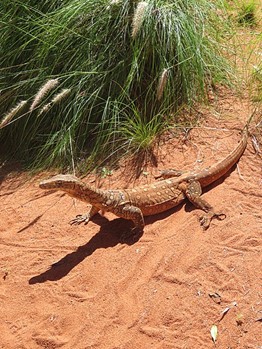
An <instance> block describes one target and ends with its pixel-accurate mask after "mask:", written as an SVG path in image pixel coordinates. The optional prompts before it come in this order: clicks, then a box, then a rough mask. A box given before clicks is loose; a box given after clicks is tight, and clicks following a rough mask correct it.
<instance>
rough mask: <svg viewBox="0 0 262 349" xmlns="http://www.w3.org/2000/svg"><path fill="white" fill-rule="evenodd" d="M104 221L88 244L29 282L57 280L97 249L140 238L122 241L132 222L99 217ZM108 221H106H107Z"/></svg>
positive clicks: (127, 242) (129, 243) (128, 242)
mask: <svg viewBox="0 0 262 349" xmlns="http://www.w3.org/2000/svg"><path fill="white" fill-rule="evenodd" d="M97 220H98V224H99V225H100V223H99V220H102V221H103V224H102V225H101V226H100V230H99V232H98V233H97V234H96V235H94V236H93V237H92V238H91V239H90V240H89V241H88V242H87V243H86V244H84V245H82V246H79V247H78V248H77V250H75V251H73V252H71V253H69V254H67V255H66V256H64V257H63V258H62V259H60V260H59V261H58V262H56V263H54V264H52V265H51V266H50V268H49V269H47V270H46V271H44V272H43V273H41V274H39V275H36V276H34V277H32V278H31V279H30V280H29V284H30V285H33V284H36V283H43V282H46V281H48V280H49V281H56V280H60V279H62V278H63V277H64V276H66V275H67V274H68V273H69V272H70V271H71V270H72V269H73V268H74V267H75V266H77V265H78V264H79V263H81V262H82V261H83V260H84V259H85V258H87V257H89V256H91V255H92V254H93V253H94V252H95V251H96V250H97V249H100V248H103V249H106V248H108V247H114V246H116V245H117V244H119V243H122V244H128V245H131V244H133V243H135V242H136V241H138V240H139V238H140V236H139V237H137V239H136V240H132V239H130V241H124V242H122V241H121V236H122V234H123V232H124V231H126V230H127V228H128V229H131V227H132V222H129V221H126V220H125V219H122V218H117V219H114V220H112V221H110V222H109V221H107V220H106V219H105V218H104V217H101V218H97V219H96V221H97ZM105 221H106V223H105Z"/></svg>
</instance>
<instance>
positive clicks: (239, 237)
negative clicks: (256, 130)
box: [0, 96, 262, 349]
mask: <svg viewBox="0 0 262 349" xmlns="http://www.w3.org/2000/svg"><path fill="white" fill-rule="evenodd" d="M249 113H250V110H249V107H248V105H247V104H246V103H245V102H242V103H240V102H239V101H238V102H236V100H235V99H234V97H232V96H229V97H228V98H227V99H225V100H224V103H223V106H221V107H220V110H218V112H217V114H216V116H214V115H213V116H211V114H212V113H211V111H206V112H205V117H206V120H208V123H207V122H206V123H205V124H204V126H206V128H201V129H196V130H194V131H192V132H191V133H190V134H189V137H188V138H187V139H184V141H176V140H172V139H171V140H169V141H166V142H165V144H163V146H162V147H161V151H159V154H158V157H157V158H158V168H164V167H175V168H182V167H185V168H201V167H202V166H205V165H206V164H209V163H212V162H214V161H216V160H219V159H221V158H223V157H224V156H225V155H226V154H227V153H228V152H229V151H231V150H232V149H233V148H234V146H235V145H236V143H237V141H238V139H239V132H238V131H237V130H236V127H240V126H241V125H243V122H244V120H245V118H246V117H247V115H248V114H249ZM222 114H223V119H221V118H220V115H222ZM236 115H238V119H236V117H235V116H236ZM213 128H220V129H221V130H220V131H218V130H216V131H214V130H213ZM223 128H230V129H231V132H228V131H226V130H223ZM146 170H147V172H149V174H148V176H144V177H143V176H142V177H143V178H142V179H140V180H138V182H136V184H138V183H141V182H143V183H144V182H151V181H153V178H152V172H156V169H153V170H152V169H150V168H147V169H146ZM261 170H262V168H261V158H260V157H259V156H258V155H256V154H255V152H254V149H253V147H252V144H251V139H250V141H249V144H248V148H247V149H246V151H245V153H244V155H243V156H242V158H241V160H240V161H239V164H238V166H237V168H235V169H234V170H233V171H232V172H231V173H230V175H228V176H227V177H226V178H225V179H224V180H223V181H220V182H219V183H218V184H217V185H215V186H213V187H212V188H209V190H208V191H206V192H205V193H204V197H205V198H206V199H207V200H208V201H209V202H210V203H211V204H212V205H214V206H215V207H216V208H217V209H218V210H220V211H223V212H224V213H226V215H227V218H226V219H225V220H224V221H213V222H212V224H211V227H210V228H209V230H208V231H206V232H203V231H202V229H201V228H200V225H199V222H198V215H199V214H200V211H199V210H196V209H194V208H193V207H192V205H190V204H189V203H186V204H185V205H183V206H181V207H178V208H177V209H176V210H173V211H172V212H168V213H165V214H162V215H159V216H156V217H149V218H148V219H147V220H146V223H147V225H146V228H145V232H144V235H143V236H142V237H141V239H140V240H139V241H137V242H136V243H134V244H129V245H128V244H124V243H121V242H120V235H121V234H122V233H123V231H124V230H125V229H127V228H128V227H129V226H130V225H129V223H128V222H126V221H124V220H121V219H117V218H115V217H113V215H109V214H106V215H105V217H100V218H99V217H98V218H96V219H95V220H94V221H92V222H90V223H89V224H88V226H70V225H69V224H68V221H69V220H70V219H71V218H73V217H74V216H75V215H76V214H78V213H82V212H83V211H84V210H85V205H84V204H82V203H79V202H74V201H73V199H72V198H70V197H68V196H66V195H63V194H61V193H53V194H50V193H45V192H43V191H41V190H40V189H39V188H38V182H39V178H38V177H37V178H36V177H34V178H28V176H26V174H20V175H19V176H17V175H16V176H14V175H10V174H8V173H7V172H6V173H5V172H4V169H2V173H1V177H0V180H1V182H2V183H1V188H0V197H1V215H0V258H1V262H0V263H1V264H0V301H1V307H0V328H1V330H0V348H5V349H9V348H10V349H37V348H44V349H51V348H52V349H54V348H63V349H69V348H77V349H91V348H92V349H135V348H156V349H171V348H177V349H178V348H190V349H191V348H196V349H201V348H203V349H204V348H205V349H208V348H213V347H214V344H213V342H212V339H211V336H210V329H211V326H212V325H214V324H216V325H217V327H218V338H217V343H216V347H217V348H218V349H220V348H221V349H222V348H223V349H225V348H228V349H229V348H231V349H239V348H241V349H242V348H243V349H251V348H252V349H259V348H260V349H261V348H262V331H261V326H262V324H261V318H262V297H261V295H262V289H261V285H262V282H261V270H262V268H261V267H262V263H261V259H262V254H261V251H262V249H261V233H262V214H261V207H262V190H261V189H262V176H261ZM124 173H125V171H116V172H115V173H114V175H113V176H112V177H108V178H106V179H105V180H104V182H103V183H102V185H103V186H104V187H108V186H109V185H110V186H111V187H117V186H122V185H124V183H125V184H126V183H127V179H126V178H123V174H124ZM46 176H48V175H44V174H43V175H42V176H41V177H46ZM120 177H121V180H120ZM86 180H89V179H86ZM132 185H134V183H129V186H132ZM214 293H217V294H219V296H220V298H212V297H210V294H214ZM234 302H235V303H234ZM227 307H230V308H229V310H228V311H227V312H225V313H224V317H222V312H223V310H225V309H226V308H227ZM259 319H260V321H257V320H259Z"/></svg>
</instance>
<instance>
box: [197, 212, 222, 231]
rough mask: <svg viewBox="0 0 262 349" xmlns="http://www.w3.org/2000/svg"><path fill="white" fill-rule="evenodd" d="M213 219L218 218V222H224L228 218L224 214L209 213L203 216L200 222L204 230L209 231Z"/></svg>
mask: <svg viewBox="0 0 262 349" xmlns="http://www.w3.org/2000/svg"><path fill="white" fill-rule="evenodd" d="M213 218H217V219H218V220H220V221H223V220H224V219H225V218H226V215H225V214H224V213H215V212H208V213H206V214H205V215H203V216H201V217H200V219H199V221H200V224H201V226H202V227H203V229H204V230H207V229H208V228H209V226H210V223H211V221H212V219H213Z"/></svg>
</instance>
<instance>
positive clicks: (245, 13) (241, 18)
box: [238, 0, 256, 27]
mask: <svg viewBox="0 0 262 349" xmlns="http://www.w3.org/2000/svg"><path fill="white" fill-rule="evenodd" d="M255 13H256V4H255V2H254V0H250V1H248V2H243V3H242V4H241V6H240V9H239V13H238V23H239V24H241V25H246V26H250V27H254V26H255V25H256V14H255Z"/></svg>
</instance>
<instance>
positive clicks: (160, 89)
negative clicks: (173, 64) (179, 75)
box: [157, 69, 168, 101]
mask: <svg viewBox="0 0 262 349" xmlns="http://www.w3.org/2000/svg"><path fill="white" fill-rule="evenodd" d="M167 79H168V69H164V70H163V72H162V74H161V76H160V79H159V83H158V87H157V100H158V101H160V99H161V98H162V96H163V92H164V89H165V86H166V83H167Z"/></svg>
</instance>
